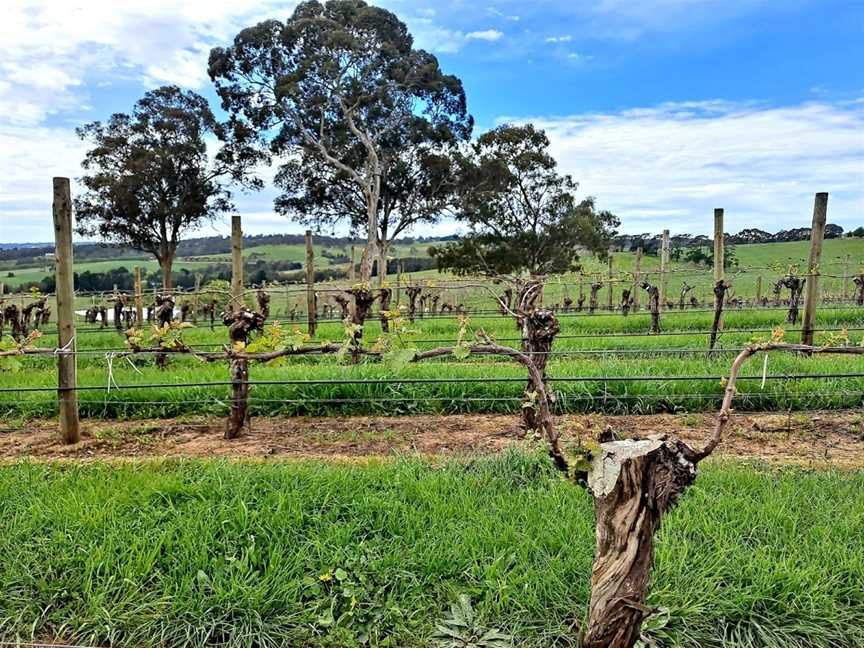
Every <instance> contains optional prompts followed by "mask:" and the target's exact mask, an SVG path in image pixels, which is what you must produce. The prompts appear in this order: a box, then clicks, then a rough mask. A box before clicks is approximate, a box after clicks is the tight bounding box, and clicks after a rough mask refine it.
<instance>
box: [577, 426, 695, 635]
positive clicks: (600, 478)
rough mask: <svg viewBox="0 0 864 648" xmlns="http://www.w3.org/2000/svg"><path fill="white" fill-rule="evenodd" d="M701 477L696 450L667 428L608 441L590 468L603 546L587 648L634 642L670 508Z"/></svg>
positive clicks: (599, 539) (645, 612)
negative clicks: (669, 433) (667, 432)
mask: <svg viewBox="0 0 864 648" xmlns="http://www.w3.org/2000/svg"><path fill="white" fill-rule="evenodd" d="M695 479H696V463H695V461H694V452H693V450H692V449H691V448H690V447H689V446H687V445H686V444H684V443H683V442H681V441H678V440H677V439H674V438H669V437H667V436H666V435H653V436H649V437H648V438H644V439H627V440H626V441H611V442H607V443H602V444H601V445H600V451H599V452H598V453H597V454H596V456H595V458H594V460H593V462H592V468H591V471H590V472H589V474H588V487H589V488H590V489H591V492H592V493H593V494H594V513H595V516H596V521H595V529H596V541H597V546H596V550H595V554H594V566H593V568H592V572H591V606H590V608H589V613H588V630H587V633H586V635H585V638H584V640H583V643H582V646H583V648H632V646H633V645H634V644H635V643H636V641H637V640H638V639H639V634H640V629H641V625H642V621H643V620H644V619H645V618H646V617H647V616H648V615H649V614H650V612H651V611H650V609H648V608H647V607H646V605H645V601H646V597H647V593H648V580H649V576H650V574H651V564H652V561H653V556H654V534H655V533H656V532H657V529H658V528H659V527H660V521H661V519H662V517H663V515H664V514H665V513H666V512H667V511H668V510H669V509H670V508H672V506H673V505H674V504H675V501H676V500H677V499H678V497H679V496H680V495H681V493H683V492H684V490H685V489H686V488H687V487H688V486H690V484H692V483H693V481H694V480H695Z"/></svg>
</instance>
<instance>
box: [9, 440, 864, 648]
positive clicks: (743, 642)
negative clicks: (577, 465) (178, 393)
mask: <svg viewBox="0 0 864 648" xmlns="http://www.w3.org/2000/svg"><path fill="white" fill-rule="evenodd" d="M591 508H592V507H591V501H590V497H589V496H588V495H587V493H585V492H584V491H583V490H581V489H579V488H576V487H574V486H572V485H569V484H567V483H564V482H562V481H561V480H560V479H559V478H558V477H557V476H556V475H554V474H553V472H552V470H551V468H550V467H549V464H548V460H547V459H545V458H543V457H541V456H529V455H525V454H522V453H519V452H509V453H506V454H504V455H501V456H498V457H495V458H485V459H477V460H472V461H462V462H449V463H446V464H445V465H443V466H438V467H437V468H433V467H432V466H430V465H428V464H426V463H423V462H420V461H418V460H400V461H396V462H395V463H389V462H385V463H372V464H364V465H320V464H316V463H313V462H301V463H275V464H232V463H222V462H212V461H176V462H165V463H141V464H136V465H129V464H120V465H104V464H90V465H80V464H79V465H43V464H31V463H20V464H13V465H5V466H2V467H0V639H4V640H10V641H15V640H22V641H27V640H32V639H62V640H64V641H66V642H69V643H75V642H78V643H88V644H104V643H110V644H111V645H112V646H118V647H120V646H135V647H136V648H137V647H144V646H154V647H155V646H172V648H177V647H182V646H189V647H192V646H207V645H213V646H216V645H219V646H224V647H226V648H228V647H232V648H233V647H235V646H237V647H241V646H243V647H246V646H249V647H251V646H304V647H307V648H313V647H314V648H325V647H327V648H350V647H354V646H373V647H377V646H381V647H383V646H399V647H402V648H419V647H425V646H429V645H430V643H429V641H428V640H427V638H428V637H429V635H430V633H431V631H432V629H433V625H434V623H435V622H436V621H438V620H439V619H440V618H441V617H442V616H443V615H444V614H445V611H446V609H447V607H448V606H449V604H450V602H452V601H453V600H455V599H456V597H457V596H458V595H459V594H463V593H466V594H468V595H470V596H471V598H472V600H473V602H474V607H475V610H476V611H477V613H478V615H479V617H480V619H481V621H482V622H483V623H484V625H487V626H490V627H497V628H499V629H501V630H504V631H506V632H508V633H511V634H513V635H514V636H515V637H516V638H517V643H516V645H517V646H520V647H521V648H541V647H542V648H546V647H548V646H572V645H574V641H575V632H576V631H575V630H574V625H575V622H576V621H578V620H580V619H582V618H583V615H584V612H585V609H586V605H587V600H588V596H589V580H590V569H591V561H592V555H593V545H594V532H593V519H592V510H591ZM862 510H864V473H861V472H856V473H840V472H817V473H810V472H804V471H801V470H791V469H790V470H769V469H758V468H757V469H754V468H753V467H751V466H744V465H736V464H729V465H722V466H718V465H714V466H711V467H708V468H707V469H706V470H705V471H704V474H703V475H702V476H701V477H700V478H699V480H697V483H696V485H695V486H694V487H693V488H692V489H691V490H690V491H689V492H688V493H687V494H686V495H685V496H684V497H683V498H682V502H681V504H680V505H679V506H678V507H677V508H676V509H675V510H674V511H673V512H672V513H671V514H670V515H669V516H668V517H667V518H666V520H665V523H664V527H663V528H662V529H661V531H660V534H659V536H658V547H657V552H656V568H655V571H654V574H653V579H652V585H651V594H650V598H649V603H650V604H651V605H652V606H662V607H664V608H668V610H669V620H668V623H667V624H666V625H665V627H663V628H661V629H655V630H654V631H653V634H654V636H655V638H657V639H658V640H659V641H661V642H662V645H665V646H681V647H686V648H691V647H692V648H696V647H701V648H714V647H716V648H720V647H721V646H722V647H724V648H738V647H740V648H755V647H756V646H759V647H761V648H775V647H776V648H780V647H784V648H788V647H790V646H796V647H799V648H829V647H830V648H847V647H848V648H852V647H853V646H860V645H862V643H864V545H862V543H861V542H860V538H861V537H862V535H864V517H862V514H861V511H862ZM322 576H324V579H325V580H322V579H321V577H322ZM328 578H329V580H326V579H328ZM652 625H653V627H655V628H656V627H657V626H659V625H662V624H657V623H655V624H652Z"/></svg>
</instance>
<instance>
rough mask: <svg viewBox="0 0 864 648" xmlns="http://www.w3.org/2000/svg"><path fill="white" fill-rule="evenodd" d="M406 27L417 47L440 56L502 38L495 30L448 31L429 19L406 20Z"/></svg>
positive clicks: (502, 34)
mask: <svg viewBox="0 0 864 648" xmlns="http://www.w3.org/2000/svg"><path fill="white" fill-rule="evenodd" d="M406 22H407V23H408V26H409V27H410V29H411V33H412V34H413V36H414V41H415V43H416V44H417V47H420V48H422V49H426V50H429V51H432V52H437V53H440V54H455V53H456V52H459V51H460V50H461V49H462V48H463V47H465V45H467V44H468V43H469V42H470V41H478V40H479V41H486V42H490V43H491V42H494V41H497V40H499V39H501V38H502V37H503V36H504V33H503V32H500V31H498V30H497V29H486V30H483V31H472V32H468V33H465V32H463V31H461V30H458V29H449V28H447V27H442V26H441V25H438V24H436V23H435V22H433V20H432V19H431V18H423V17H420V18H408V19H407V21H406Z"/></svg>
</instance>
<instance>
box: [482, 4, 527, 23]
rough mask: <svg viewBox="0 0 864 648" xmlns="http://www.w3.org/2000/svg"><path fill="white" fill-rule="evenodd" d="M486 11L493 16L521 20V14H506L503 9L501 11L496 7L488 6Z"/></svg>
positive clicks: (514, 20) (515, 20)
mask: <svg viewBox="0 0 864 648" xmlns="http://www.w3.org/2000/svg"><path fill="white" fill-rule="evenodd" d="M486 13H488V14H491V15H493V16H497V17H498V18H502V19H504V20H510V21H513V22H518V21H519V16H517V15H514V14H509V15H508V14H505V13H504V12H503V11H499V10H498V9H496V8H495V7H486Z"/></svg>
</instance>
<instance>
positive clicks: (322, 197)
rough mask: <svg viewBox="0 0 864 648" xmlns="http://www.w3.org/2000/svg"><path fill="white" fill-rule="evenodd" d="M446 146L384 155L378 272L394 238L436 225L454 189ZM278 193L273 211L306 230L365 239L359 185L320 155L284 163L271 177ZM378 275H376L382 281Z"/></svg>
mask: <svg viewBox="0 0 864 648" xmlns="http://www.w3.org/2000/svg"><path fill="white" fill-rule="evenodd" d="M455 151H456V148H455V147H454V146H452V145H444V146H430V145H428V144H425V143H423V144H418V145H414V146H411V145H410V144H406V146H404V147H401V148H400V149H399V150H398V151H394V152H392V153H388V159H390V160H391V162H390V164H388V165H387V168H386V169H385V171H384V173H383V174H382V176H381V197H380V199H379V200H378V214H377V219H376V220H377V224H378V232H377V248H378V267H379V268H386V267H387V257H388V254H389V251H390V248H391V246H392V245H393V243H394V241H395V240H396V238H397V237H399V236H401V235H404V234H406V233H407V232H409V231H410V230H411V229H412V228H413V227H414V226H415V225H418V224H420V223H425V224H432V223H436V222H438V220H439V219H440V218H441V216H442V215H443V214H444V213H446V212H447V211H448V210H449V208H450V206H451V204H452V198H453V195H454V192H455V190H456V175H455V173H454V166H455V165H454V160H453V157H454V154H455ZM275 184H276V185H277V186H278V187H279V188H280V189H281V190H282V191H283V193H282V194H280V195H279V196H278V197H277V198H276V201H275V205H276V210H277V211H278V212H279V213H281V214H284V215H286V216H289V217H290V218H293V219H294V220H296V221H297V222H299V223H302V224H303V225H306V226H308V227H313V228H316V229H318V230H319V231H320V230H329V231H331V232H333V231H335V228H336V226H337V225H340V224H347V225H348V226H349V228H350V232H351V234H352V236H360V235H363V236H364V237H365V236H366V234H367V232H366V228H367V225H368V221H367V213H366V200H365V197H364V195H363V193H362V191H361V190H360V188H359V186H358V185H357V184H356V183H355V182H354V181H353V180H352V179H351V178H350V177H348V176H347V175H346V174H345V173H344V172H342V171H341V170H339V169H336V168H334V167H332V166H331V165H329V164H328V163H327V162H326V161H325V160H323V159H322V158H321V157H320V156H317V155H315V154H314V153H306V152H304V154H303V155H302V156H301V157H300V158H298V159H296V160H291V161H289V162H286V163H285V164H283V165H282V167H281V168H280V169H279V172H278V173H277V174H276V178H275ZM384 274H385V273H384V272H379V273H378V277H379V280H383V276H384Z"/></svg>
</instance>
